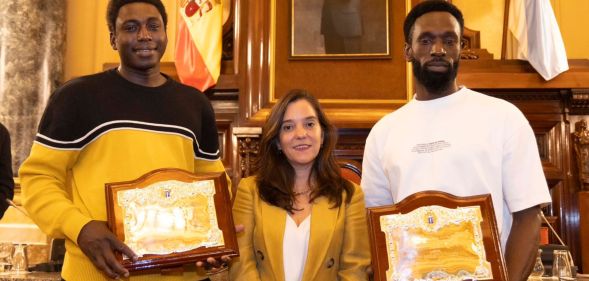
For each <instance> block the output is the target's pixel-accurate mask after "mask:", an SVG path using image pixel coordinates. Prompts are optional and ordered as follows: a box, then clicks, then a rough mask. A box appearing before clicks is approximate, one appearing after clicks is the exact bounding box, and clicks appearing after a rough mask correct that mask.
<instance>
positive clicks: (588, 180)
mask: <svg viewBox="0 0 589 281" xmlns="http://www.w3.org/2000/svg"><path fill="white" fill-rule="evenodd" d="M573 147H574V151H575V160H576V163H577V171H578V179H579V187H581V189H583V190H585V191H589V130H587V121H585V120H584V119H583V120H581V121H579V122H576V123H575V132H574V133H573Z"/></svg>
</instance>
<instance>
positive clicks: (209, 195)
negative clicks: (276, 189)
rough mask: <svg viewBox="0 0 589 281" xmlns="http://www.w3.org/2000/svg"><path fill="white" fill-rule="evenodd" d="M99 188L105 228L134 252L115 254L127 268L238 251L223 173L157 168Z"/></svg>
mask: <svg viewBox="0 0 589 281" xmlns="http://www.w3.org/2000/svg"><path fill="white" fill-rule="evenodd" d="M105 187H106V191H105V192H106V204H107V217H108V221H107V224H108V227H109V228H110V229H111V231H112V232H113V233H114V234H115V236H116V237H117V238H118V239H120V240H121V241H123V242H124V243H125V244H126V245H127V246H129V247H130V248H131V249H132V250H133V251H134V252H135V253H136V254H138V255H139V256H140V258H139V259H138V260H137V261H135V262H133V261H132V260H131V259H129V258H127V257H124V256H123V255H122V254H121V253H120V252H116V253H115V255H116V258H117V259H118V260H119V262H121V264H122V265H123V266H124V267H125V268H127V269H128V270H129V271H139V270H146V269H163V268H170V267H179V266H182V265H184V264H191V263H195V262H197V261H205V260H206V259H207V258H209V257H213V258H220V257H221V256H229V257H235V256H238V255H239V248H238V245H237V238H236V236H235V226H234V223H233V217H232V214H231V203H230V198H229V190H228V186H227V179H226V175H225V173H191V172H188V171H185V170H181V169H171V168H168V169H158V170H154V171H151V172H149V173H147V174H145V175H143V176H141V177H140V178H138V179H135V180H131V181H125V182H115V183H107V184H105Z"/></svg>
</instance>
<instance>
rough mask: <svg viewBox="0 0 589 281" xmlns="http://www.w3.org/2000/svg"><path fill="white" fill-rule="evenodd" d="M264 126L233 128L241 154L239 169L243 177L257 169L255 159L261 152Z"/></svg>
mask: <svg viewBox="0 0 589 281" xmlns="http://www.w3.org/2000/svg"><path fill="white" fill-rule="evenodd" d="M261 134H262V128H259V127H239V128H233V135H235V137H236V140H237V151H238V154H239V171H240V175H241V178H244V177H248V176H250V175H251V174H252V172H253V171H255V166H254V165H255V160H256V158H257V157H258V155H259V154H260V136H261Z"/></svg>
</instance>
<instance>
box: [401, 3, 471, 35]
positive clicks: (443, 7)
mask: <svg viewBox="0 0 589 281" xmlns="http://www.w3.org/2000/svg"><path fill="white" fill-rule="evenodd" d="M431 12H448V13H450V14H451V15H452V16H454V18H456V20H457V21H458V24H460V36H462V34H463V33H464V17H463V16H462V12H461V11H460V10H459V9H458V8H457V7H456V6H454V5H453V4H452V3H449V2H446V1H444V0H428V1H423V2H421V3H419V4H417V5H415V7H413V9H411V11H410V12H409V14H407V17H406V18H405V23H404V24H403V32H404V33H405V43H407V44H411V36H412V35H413V34H412V33H413V26H414V25H415V21H416V20H417V19H418V18H419V17H421V16H423V15H425V14H427V13H431Z"/></svg>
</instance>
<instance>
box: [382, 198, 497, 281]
mask: <svg viewBox="0 0 589 281" xmlns="http://www.w3.org/2000/svg"><path fill="white" fill-rule="evenodd" d="M481 221H482V215H481V210H480V208H479V206H473V207H459V208H457V209H449V208H445V207H441V206H425V207H420V208H418V209H415V210H413V211H412V212H410V213H407V214H391V215H384V216H381V217H380V225H381V230H382V231H383V232H384V233H385V237H386V247H387V254H388V258H389V259H388V262H389V267H388V268H389V270H388V271H387V272H386V274H387V280H388V281H397V280H415V281H418V280H444V281H446V280H448V281H450V280H464V279H475V280H486V279H493V274H492V271H491V263H490V262H488V261H487V259H486V254H485V248H484V245H483V236H482V231H481Z"/></svg>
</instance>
